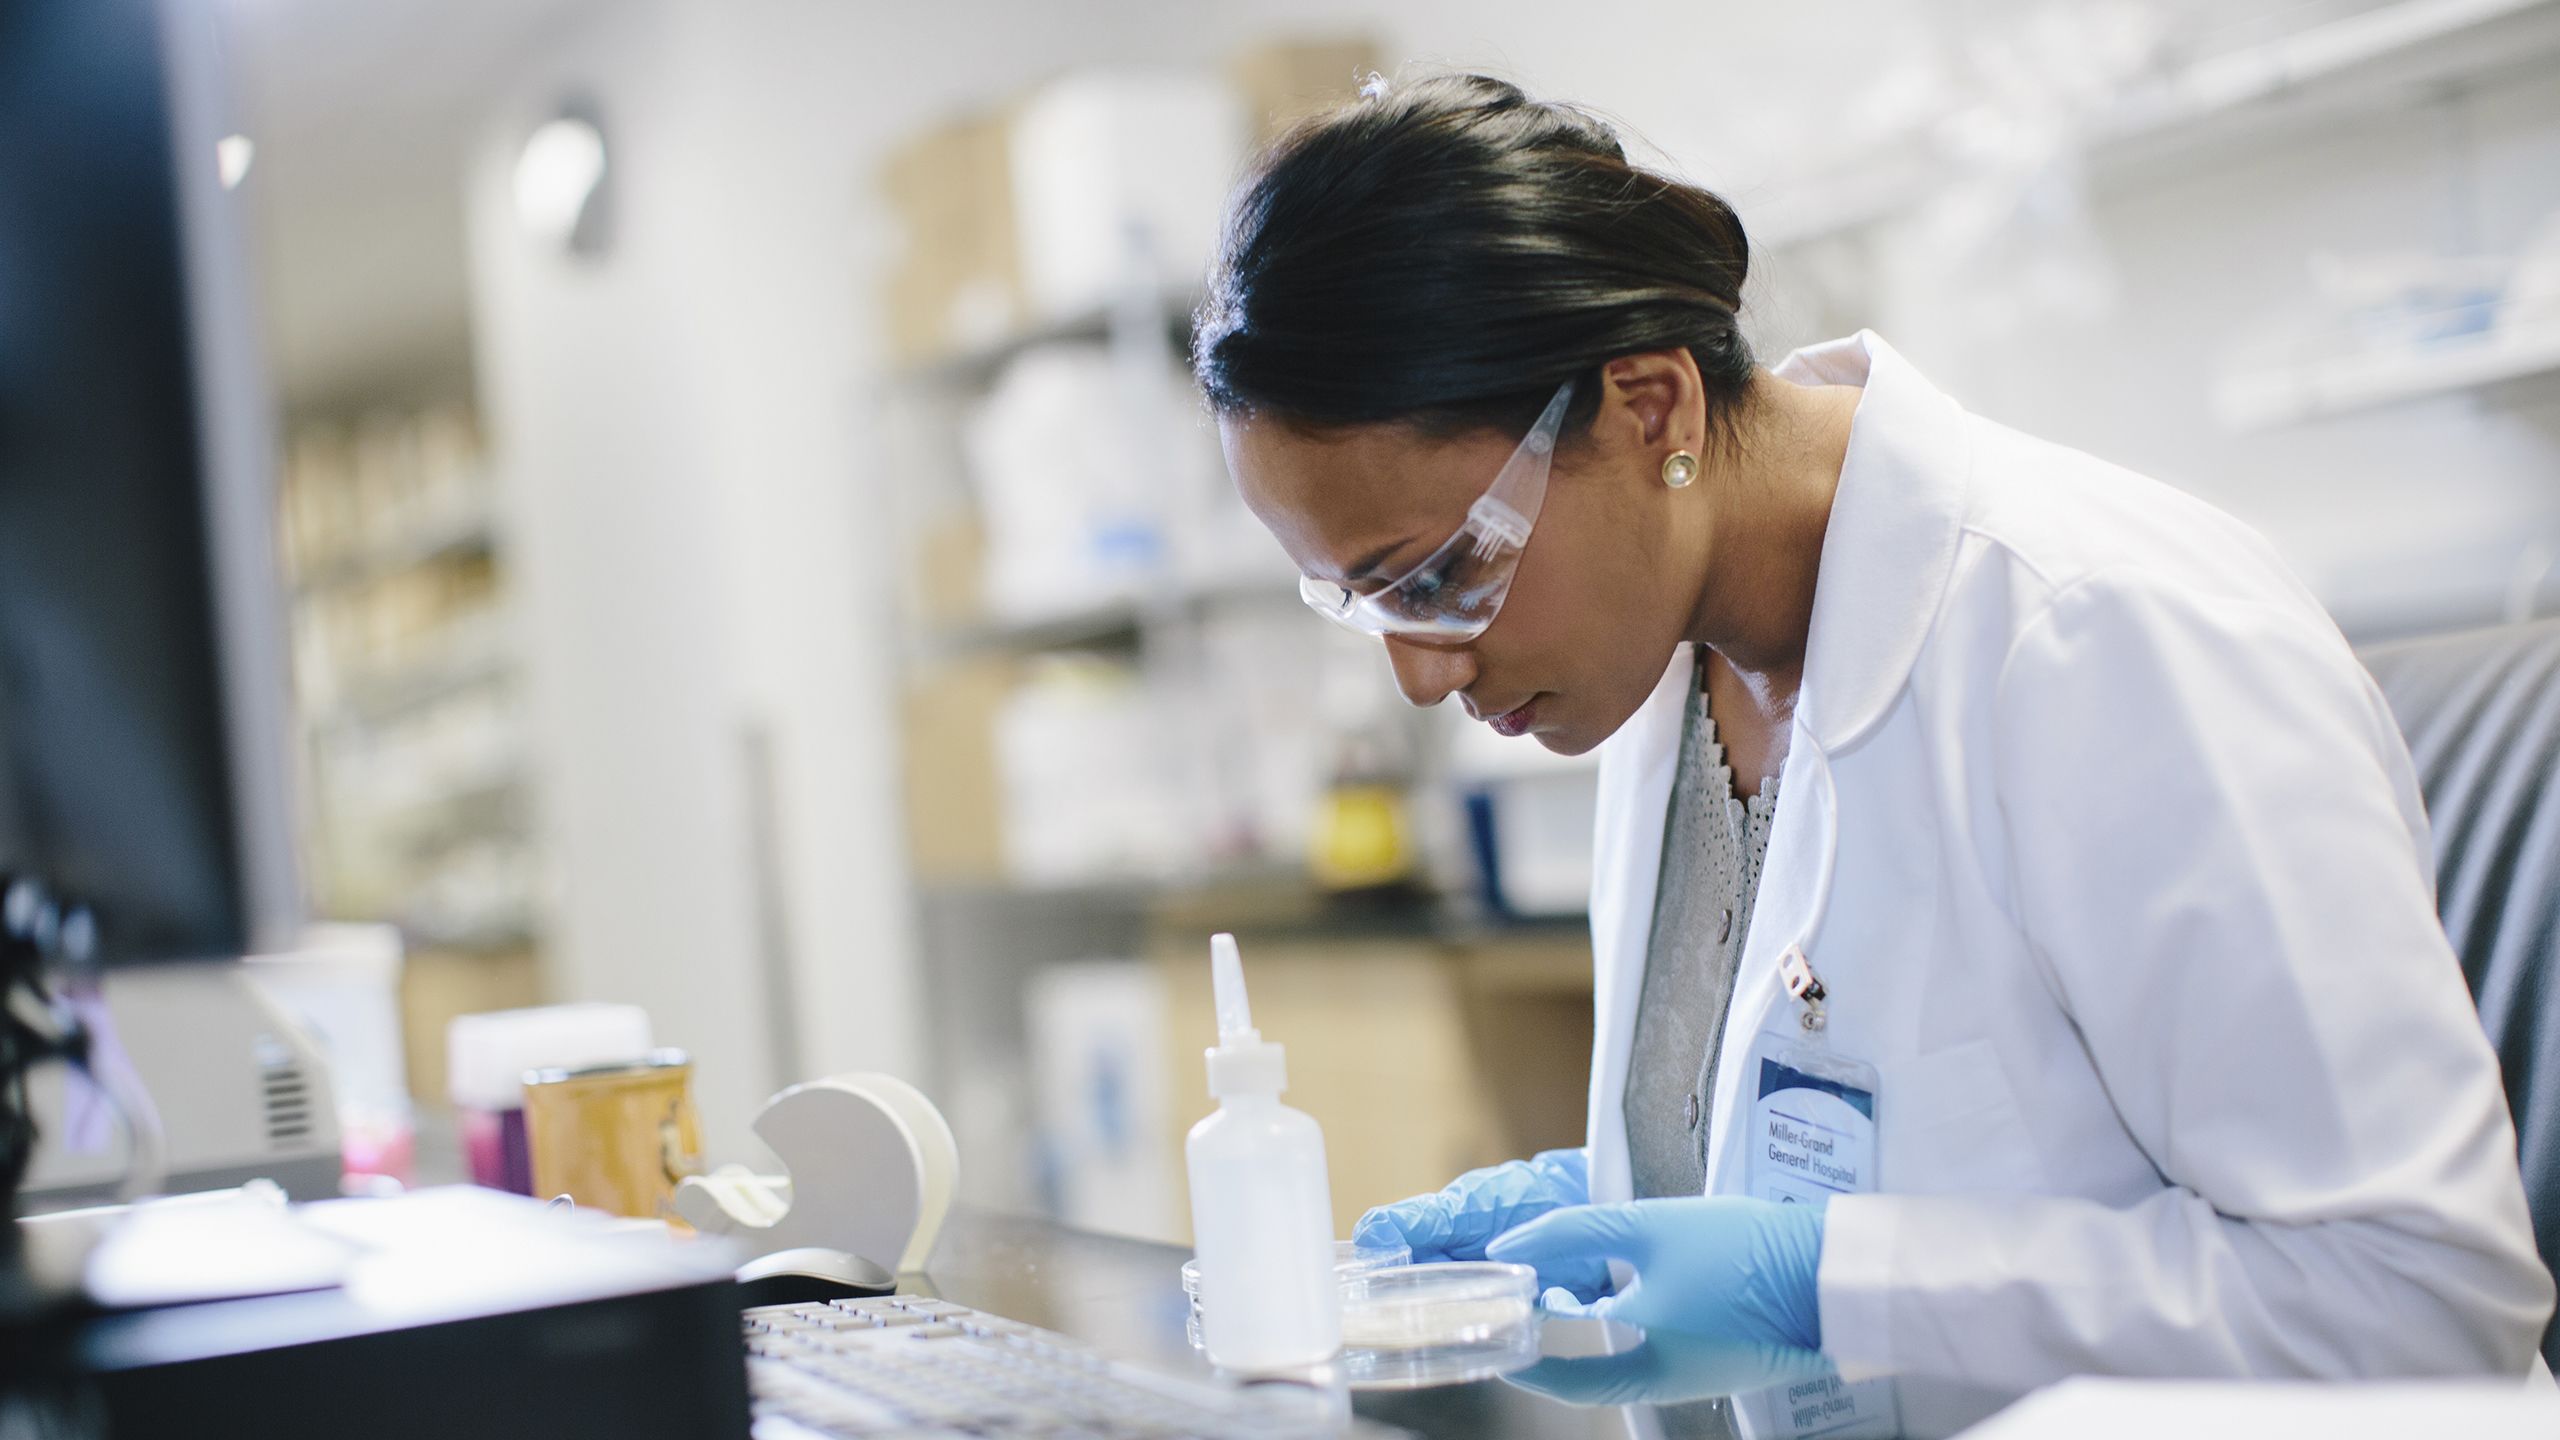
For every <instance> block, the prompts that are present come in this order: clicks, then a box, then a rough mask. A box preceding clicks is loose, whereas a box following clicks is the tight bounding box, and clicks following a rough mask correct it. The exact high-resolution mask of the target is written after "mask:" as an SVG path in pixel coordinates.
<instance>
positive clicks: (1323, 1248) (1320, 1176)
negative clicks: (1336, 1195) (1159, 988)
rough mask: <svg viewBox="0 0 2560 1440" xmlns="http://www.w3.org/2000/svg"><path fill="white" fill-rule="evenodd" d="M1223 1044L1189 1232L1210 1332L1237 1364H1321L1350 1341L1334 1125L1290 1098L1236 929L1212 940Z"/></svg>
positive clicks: (1228, 1362) (1216, 1059)
mask: <svg viewBox="0 0 2560 1440" xmlns="http://www.w3.org/2000/svg"><path fill="white" fill-rule="evenodd" d="M1209 978H1210V983H1211V984H1212V986H1213V987H1214V988H1215V990H1216V992H1217V1002H1218V1043H1217V1044H1216V1045H1215V1046H1214V1047H1212V1048H1211V1049H1210V1051H1209V1093H1210V1094H1212V1095H1214V1096H1216V1097H1218V1109H1217V1111H1216V1113H1214V1114H1212V1115H1210V1116H1209V1117H1208V1118H1207V1119H1205V1120H1202V1121H1201V1122H1200V1123H1199V1124H1197V1125H1194V1126H1192V1127H1191V1140H1190V1143H1189V1144H1188V1145H1186V1146H1185V1147H1184V1149H1185V1153H1186V1154H1187V1156H1188V1158H1189V1161H1190V1166H1191V1233H1192V1238H1193V1244H1194V1248H1195V1249H1196V1250H1197V1251H1198V1252H1199V1261H1200V1340H1201V1348H1202V1349H1204V1350H1206V1351H1208V1352H1209V1359H1210V1362H1211V1363H1213V1364H1216V1365H1220V1366H1223V1367H1225V1368H1227V1369H1230V1370H1280V1369H1287V1368H1289V1367H1292V1366H1298V1365H1313V1364H1316V1363H1319V1362H1321V1361H1323V1360H1326V1359H1328V1358H1330V1357H1331V1356H1332V1355H1333V1353H1334V1352H1335V1351H1337V1350H1340V1349H1341V1348H1342V1291H1341V1289H1340V1286H1339V1282H1337V1281H1336V1280H1335V1279H1334V1275H1333V1195H1332V1191H1331V1189H1330V1187H1329V1186H1328V1185H1327V1183H1326V1180H1325V1173H1324V1131H1323V1130H1321V1129H1319V1128H1317V1126H1316V1122H1315V1119H1314V1117H1312V1116H1310V1115H1307V1114H1306V1113H1304V1112H1303V1111H1298V1110H1292V1109H1290V1108H1289V1107H1288V1106H1286V1105H1283V1104H1281V1103H1280V1092H1281V1091H1282V1090H1284V1089H1287V1088H1288V1084H1289V1080H1288V1073H1287V1068H1286V1066H1285V1064H1284V1062H1283V1059H1282V1054H1281V1049H1280V1047H1279V1046H1277V1045H1275V1044H1272V1043H1271V1042H1269V1041H1267V1040H1265V1039H1263V1038H1262V1032H1261V1031H1259V1030H1256V1029H1254V1028H1253V1011H1252V1008H1251V1007H1250V1006H1249V1005H1248V1004H1247V1003H1246V1002H1245V995H1244V959H1243V957H1242V956H1240V955H1238V954H1237V953H1236V937H1234V936H1233V935H1215V936H1212V937H1210V940H1209Z"/></svg>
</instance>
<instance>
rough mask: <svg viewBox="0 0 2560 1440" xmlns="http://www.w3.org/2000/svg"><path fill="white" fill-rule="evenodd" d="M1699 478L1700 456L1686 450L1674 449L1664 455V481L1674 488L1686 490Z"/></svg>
mask: <svg viewBox="0 0 2560 1440" xmlns="http://www.w3.org/2000/svg"><path fill="white" fill-rule="evenodd" d="M1697 478H1698V457H1697V456H1695V455H1692V454H1690V453H1689V452H1688V451H1686V450H1674V451H1672V452H1671V453H1670V454H1669V455H1667V456H1665V457H1663V461H1662V483H1663V484H1665V485H1668V486H1670V487H1671V488H1672V489H1674V490H1686V489H1687V488H1689V485H1690V483H1691V482H1692V481H1695V480H1696V479H1697Z"/></svg>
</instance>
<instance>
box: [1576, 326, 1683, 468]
mask: <svg viewBox="0 0 2560 1440" xmlns="http://www.w3.org/2000/svg"><path fill="white" fill-rule="evenodd" d="M1600 385H1601V391H1600V413H1599V414H1598V415H1597V416H1595V417H1594V418H1593V420H1592V428H1593V430H1594V431H1595V432H1597V433H1599V434H1600V435H1601V436H1602V438H1603V440H1604V443H1615V444H1620V445H1624V446H1626V447H1628V448H1629V449H1635V450H1648V451H1649V450H1656V449H1660V448H1661V447H1662V446H1663V445H1664V443H1665V442H1666V441H1667V442H1670V443H1671V445H1672V447H1673V448H1675V449H1678V448H1682V447H1684V446H1685V447H1686V448H1690V449H1695V448H1696V443H1695V440H1694V437H1689V438H1684V437H1682V436H1681V435H1679V434H1678V433H1677V432H1678V431H1679V430H1680V429H1681V428H1682V426H1683V425H1684V423H1685V420H1684V412H1685V411H1686V410H1688V409H1689V408H1691V402H1692V401H1693V400H1694V399H1695V398H1696V397H1697V396H1698V395H1699V394H1700V393H1701V390H1700V386H1699V381H1698V361H1697V357H1696V356H1693V355H1691V354H1690V353H1689V352H1688V351H1686V350H1655V351H1647V352H1645V353H1643V354H1640V355H1621V356H1619V357H1618V358H1617V359H1615V360H1612V361H1610V362H1609V363H1608V364H1607V365H1604V366H1602V367H1601V369H1600Z"/></svg>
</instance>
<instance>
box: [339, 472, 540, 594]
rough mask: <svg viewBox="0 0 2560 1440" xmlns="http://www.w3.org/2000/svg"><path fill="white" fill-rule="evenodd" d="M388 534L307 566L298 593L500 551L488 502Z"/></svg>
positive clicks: (402, 524)
mask: <svg viewBox="0 0 2560 1440" xmlns="http://www.w3.org/2000/svg"><path fill="white" fill-rule="evenodd" d="M475 488H476V487H475ZM386 528H387V530H388V532H389V533H388V534H387V535H385V537H384V538H383V539H381V540H379V541H376V542H374V543H372V544H369V545H365V546H363V547H361V548H359V549H357V550H355V551H353V552H351V553H346V554H339V555H332V556H323V557H319V558H316V559H314V560H312V561H310V562H308V564H307V565H306V566H305V567H304V568H303V569H302V571H301V573H300V574H299V575H297V576H296V577H295V581H294V588H295V589H296V590H297V591H299V592H301V593H304V594H309V593H310V592H312V591H317V590H329V589H336V588H340V587H344V586H350V585H362V584H365V583H368V582H370V581H374V580H380V579H382V578H384V577H386V576H390V575H396V574H398V573H400V572H402V571H404V570H410V569H414V568H416V567H418V566H421V565H429V564H433V563H435V562H437V561H441V560H447V559H475V558H483V557H486V556H488V555H489V554H490V553H491V552H492V551H494V550H495V548H496V546H497V536H498V532H497V519H496V516H495V514H494V513H493V512H492V510H491V509H490V507H489V506H488V505H487V504H486V503H485V502H478V503H473V504H470V505H467V506H464V507H461V508H459V509H456V510H454V511H452V512H451V513H446V514H440V515H433V516H423V517H417V518H415V519H409V520H404V521H397V522H392V523H390V524H388V525H387V527H386Z"/></svg>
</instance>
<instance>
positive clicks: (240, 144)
mask: <svg viewBox="0 0 2560 1440" xmlns="http://www.w3.org/2000/svg"><path fill="white" fill-rule="evenodd" d="M257 158H258V142H257V141H255V140H252V139H250V138H249V137H248V136H246V135H225V136H223V137H222V138H221V139H219V140H216V141H215V142H213V164H214V171H215V173H216V174H218V175H220V176H221V177H222V188H223V189H225V190H237V189H239V188H240V182H241V181H243V180H246V179H248V178H249V165H250V162H252V161H254V160H256V159H257Z"/></svg>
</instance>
